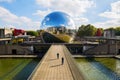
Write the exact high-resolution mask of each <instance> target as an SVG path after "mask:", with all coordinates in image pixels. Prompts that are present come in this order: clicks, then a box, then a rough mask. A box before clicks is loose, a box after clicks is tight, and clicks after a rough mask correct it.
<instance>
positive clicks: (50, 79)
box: [31, 45, 81, 80]
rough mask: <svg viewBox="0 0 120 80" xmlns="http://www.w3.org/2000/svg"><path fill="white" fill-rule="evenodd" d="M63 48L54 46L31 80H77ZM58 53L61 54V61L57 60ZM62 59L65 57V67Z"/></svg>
mask: <svg viewBox="0 0 120 80" xmlns="http://www.w3.org/2000/svg"><path fill="white" fill-rule="evenodd" d="M63 48H64V47H63V45H52V46H51V47H50V49H49V50H48V52H47V53H46V55H45V56H44V58H43V59H42V61H41V64H40V65H39V66H38V68H37V70H36V71H35V73H34V74H33V75H32V78H31V80H75V79H74V77H73V74H72V72H71V70H70V67H69V65H68V64H69V63H68V62H67V60H66V57H65V56H66V55H65V52H64V50H63ZM57 53H59V54H60V57H59V59H57ZM61 57H64V64H63V65H62V64H61ZM79 80H81V79H79Z"/></svg>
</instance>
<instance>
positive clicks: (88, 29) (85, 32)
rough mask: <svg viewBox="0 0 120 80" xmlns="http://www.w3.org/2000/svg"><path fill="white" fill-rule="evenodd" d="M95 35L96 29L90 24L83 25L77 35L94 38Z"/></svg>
mask: <svg viewBox="0 0 120 80" xmlns="http://www.w3.org/2000/svg"><path fill="white" fill-rule="evenodd" d="M95 33H96V28H95V27H94V26H93V25H91V24H88V25H81V27H79V29H78V32H77V35H78V36H80V37H83V36H94V35H95Z"/></svg>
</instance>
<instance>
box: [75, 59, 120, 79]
mask: <svg viewBox="0 0 120 80" xmlns="http://www.w3.org/2000/svg"><path fill="white" fill-rule="evenodd" d="M76 62H77V64H78V66H79V69H80V71H81V72H82V74H83V75H84V77H85V79H86V80H120V74H119V73H120V60H118V59H115V58H87V59H85V58H81V59H76Z"/></svg>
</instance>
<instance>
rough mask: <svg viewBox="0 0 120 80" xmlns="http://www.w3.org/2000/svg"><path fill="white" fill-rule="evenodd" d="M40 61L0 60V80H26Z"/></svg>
mask: <svg viewBox="0 0 120 80" xmlns="http://www.w3.org/2000/svg"><path fill="white" fill-rule="evenodd" d="M39 61H40V59H37V58H0V80H27V78H28V77H29V75H30V74H31V73H32V71H33V70H34V68H35V67H36V65H37V64H38V62H39Z"/></svg>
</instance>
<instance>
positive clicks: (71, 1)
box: [36, 0, 95, 17]
mask: <svg viewBox="0 0 120 80" xmlns="http://www.w3.org/2000/svg"><path fill="white" fill-rule="evenodd" d="M36 3H37V4H38V5H40V6H42V7H43V8H46V9H50V10H52V11H63V12H66V13H69V14H70V15H71V16H73V17H74V16H80V15H81V14H83V13H84V12H86V11H87V9H88V8H90V7H93V6H94V5H95V4H94V2H93V1H91V0H36Z"/></svg>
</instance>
